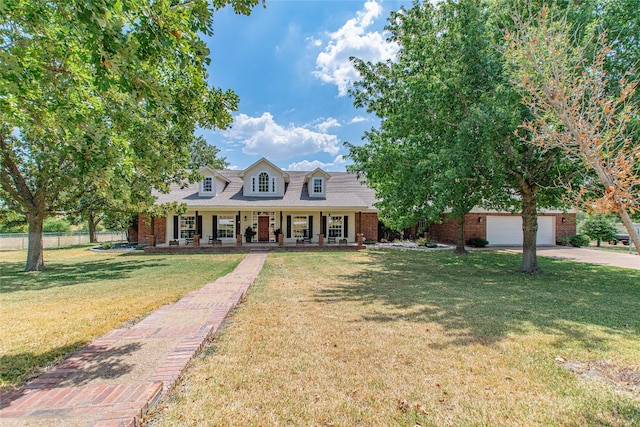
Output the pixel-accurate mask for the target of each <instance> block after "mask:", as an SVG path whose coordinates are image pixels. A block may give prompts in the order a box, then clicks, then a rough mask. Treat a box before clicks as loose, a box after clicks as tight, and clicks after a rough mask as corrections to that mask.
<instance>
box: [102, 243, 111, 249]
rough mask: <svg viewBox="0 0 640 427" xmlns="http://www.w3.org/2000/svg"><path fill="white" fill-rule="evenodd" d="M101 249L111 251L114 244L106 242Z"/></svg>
mask: <svg viewBox="0 0 640 427" xmlns="http://www.w3.org/2000/svg"><path fill="white" fill-rule="evenodd" d="M100 247H101V248H102V249H111V248H113V243H112V242H104V243H103V244H101V245H100Z"/></svg>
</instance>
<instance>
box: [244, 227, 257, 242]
mask: <svg viewBox="0 0 640 427" xmlns="http://www.w3.org/2000/svg"><path fill="white" fill-rule="evenodd" d="M255 235H256V232H255V231H253V227H251V226H249V227H247V229H246V230H244V239H245V241H246V242H247V243H251V240H253V236H255Z"/></svg>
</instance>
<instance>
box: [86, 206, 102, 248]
mask: <svg viewBox="0 0 640 427" xmlns="http://www.w3.org/2000/svg"><path fill="white" fill-rule="evenodd" d="M88 222H89V243H97V242H98V238H97V237H96V229H97V228H98V224H99V223H100V219H98V220H97V221H96V214H95V213H94V212H91V213H90V214H89V219H88Z"/></svg>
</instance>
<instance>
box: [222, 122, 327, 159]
mask: <svg viewBox="0 0 640 427" xmlns="http://www.w3.org/2000/svg"><path fill="white" fill-rule="evenodd" d="M224 133H225V135H226V136H227V137H229V138H232V139H235V140H239V141H241V142H242V144H243V145H244V147H243V149H242V152H243V153H245V154H253V155H259V156H264V157H268V158H269V159H271V160H282V159H287V158H290V157H293V156H301V155H307V154H315V153H319V152H325V153H328V154H330V155H332V156H335V155H336V154H337V153H338V151H340V141H339V140H338V137H337V136H336V135H330V134H327V133H325V132H322V133H321V132H314V131H312V130H309V129H306V128H303V127H297V126H294V125H289V126H287V127H285V126H282V125H279V124H278V123H276V122H275V121H274V119H273V116H272V115H271V113H268V112H265V113H263V114H262V116H260V117H249V116H247V115H246V114H239V115H238V116H236V118H235V120H234V122H233V127H232V128H231V129H230V130H228V131H225V132H224Z"/></svg>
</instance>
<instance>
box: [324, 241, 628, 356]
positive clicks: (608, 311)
mask: <svg viewBox="0 0 640 427" xmlns="http://www.w3.org/2000/svg"><path fill="white" fill-rule="evenodd" d="M368 255H369V260H368V261H365V262H364V265H363V269H362V271H361V272H360V273H359V274H357V275H355V276H343V277H340V278H339V279H338V280H337V283H336V285H335V286H331V287H327V288H324V289H321V290H319V291H318V292H319V294H318V295H317V300H318V301H320V302H323V303H331V302H334V301H353V302H357V303H360V304H364V305H369V306H370V307H371V311H370V312H369V313H368V314H366V315H363V317H362V319H361V321H364V322H396V321H410V322H424V323H435V324H438V325H440V326H441V327H442V328H444V330H445V331H446V332H447V336H448V337H449V339H448V340H447V341H444V342H440V343H434V344H433V345H434V346H435V347H441V348H445V347H449V346H466V345H471V344H477V343H480V344H484V345H490V344H493V343H495V342H499V341H502V340H504V339H506V337H507V336H508V335H511V334H527V333H531V332H532V331H533V330H535V331H542V332H544V333H547V334H551V335H553V336H557V337H558V338H557V342H556V345H558V346H562V345H563V343H564V342H566V341H571V342H572V343H575V344H576V345H578V346H580V345H582V346H584V347H585V348H591V349H593V348H602V349H608V348H609V345H610V344H609V340H607V339H604V338H603V332H604V334H620V333H635V334H638V333H640V319H639V318H638V316H637V301H638V300H640V287H638V286H637V283H640V271H638V272H632V271H629V270H624V269H614V268H608V267H600V266H593V265H588V266H587V265H580V264H576V263H572V262H567V261H561V260H549V259H545V260H540V262H541V264H542V267H543V269H544V270H545V271H546V272H545V273H543V274H541V275H536V276H530V275H523V274H520V273H516V272H515V271H516V270H517V268H518V266H519V262H520V257H519V256H518V255H514V254H507V253H482V254H480V253H472V254H469V255H467V256H463V257H460V256H456V255H454V254H452V253H450V252H449V253H442V252H440V253H435V252H418V251H398V250H387V251H370V253H369V254H368ZM585 325H589V326H594V325H595V326H597V327H598V328H597V329H598V330H599V331H600V333H599V334H596V333H594V332H591V331H592V328H589V327H585Z"/></svg>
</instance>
